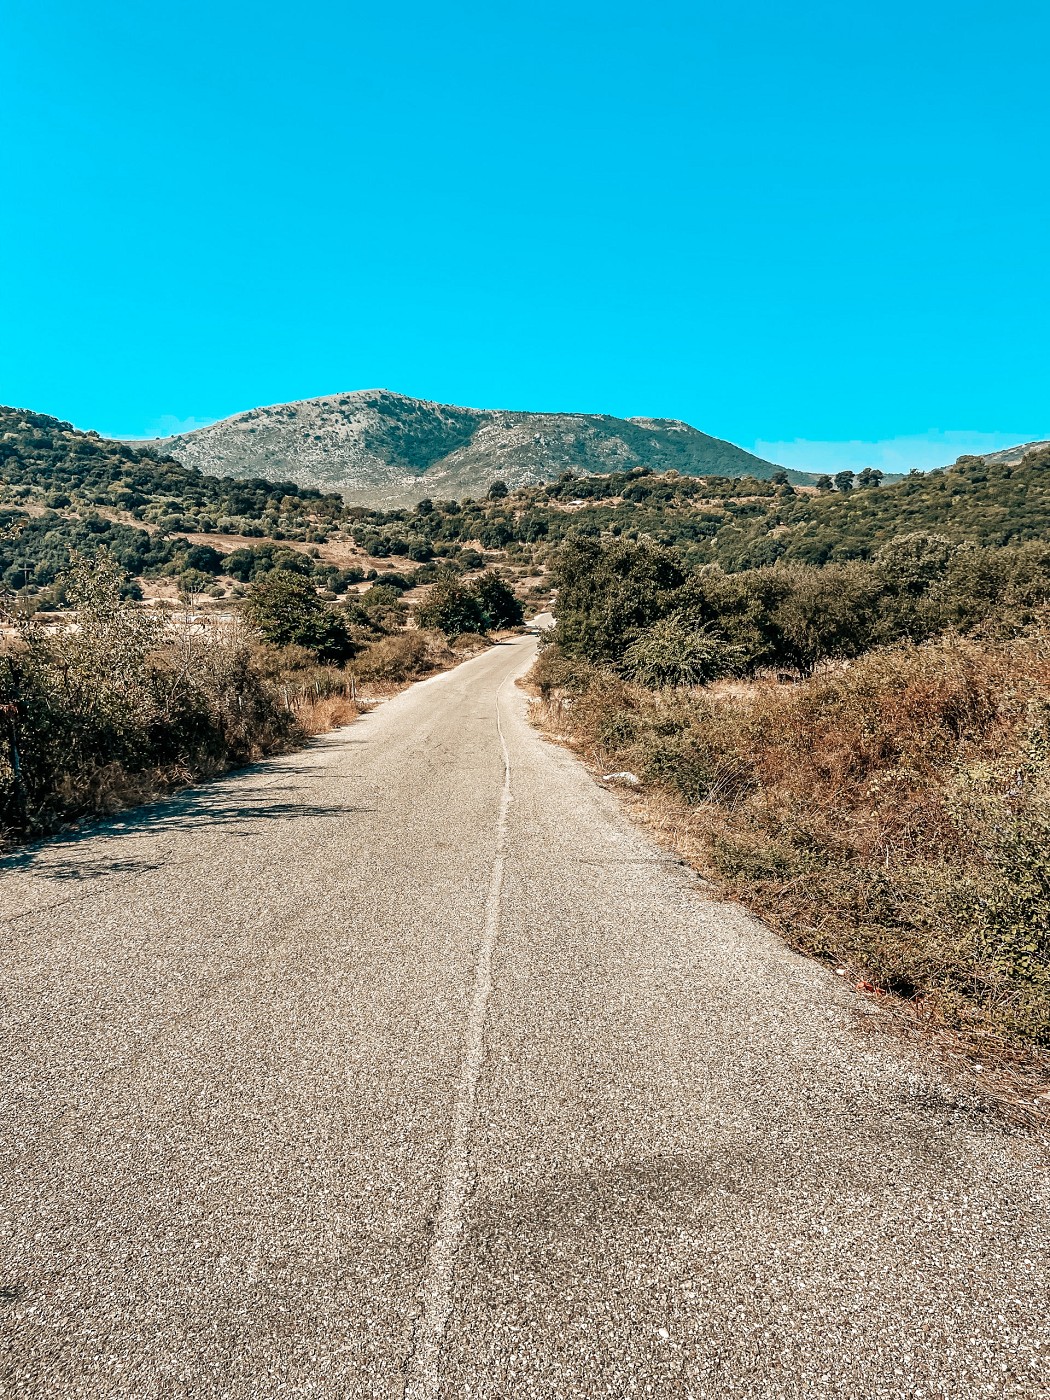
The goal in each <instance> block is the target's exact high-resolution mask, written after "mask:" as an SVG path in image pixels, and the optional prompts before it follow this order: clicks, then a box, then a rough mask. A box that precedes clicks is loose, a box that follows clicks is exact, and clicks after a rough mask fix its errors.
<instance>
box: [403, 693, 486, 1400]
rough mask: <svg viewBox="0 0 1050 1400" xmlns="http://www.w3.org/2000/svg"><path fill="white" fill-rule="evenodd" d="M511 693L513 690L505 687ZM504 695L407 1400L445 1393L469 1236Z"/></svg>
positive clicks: (408, 1366)
mask: <svg viewBox="0 0 1050 1400" xmlns="http://www.w3.org/2000/svg"><path fill="white" fill-rule="evenodd" d="M504 685H506V682H504ZM502 690H503V686H500V687H499V689H498V690H497V691H496V701H495V704H496V731H497V733H498V734H499V742H500V749H501V750H502V754H503V791H502V794H501V796H500V805H499V816H498V818H497V820H496V854H495V857H494V859H493V862H492V874H491V876H490V879H489V894H488V901H487V904H486V906H485V930H484V933H483V935H482V939H481V946H480V948H479V949H478V958H477V963H476V964H475V968H474V990H473V994H472V996H471V1000H470V1009H469V1012H468V1014H467V1024H466V1028H465V1032H464V1049H463V1063H462V1066H461V1068H460V1078H459V1090H458V1093H457V1095H456V1106H455V1110H454V1111H453V1114H452V1133H451V1137H450V1140H449V1147H448V1152H447V1154H446V1157H445V1162H444V1166H443V1168H442V1187H441V1201H440V1204H439V1206H438V1212H437V1216H436V1219H435V1222H434V1234H433V1239H432V1240H431V1245H430V1253H429V1256H428V1259H427V1269H426V1274H425V1276H424V1280H423V1288H422V1292H423V1307H422V1315H421V1316H420V1317H419V1318H418V1320H417V1323H416V1327H415V1332H414V1337H413V1345H412V1350H411V1351H410V1353H409V1355H408V1358H407V1361H406V1367H405V1373H406V1380H405V1390H404V1397H405V1400H436V1397H437V1395H438V1391H439V1388H440V1385H441V1349H442V1344H443V1342H444V1337H445V1327H446V1324H447V1322H448V1317H449V1312H450V1311H451V1308H452V1284H453V1278H454V1274H455V1261H456V1250H457V1247H458V1244H459V1237H460V1234H461V1232H462V1229H463V1213H464V1209H465V1207H466V1204H467V1200H468V1198H469V1196H470V1193H471V1190H472V1186H473V1181H472V1172H471V1166H470V1134H471V1128H472V1126H473V1123H474V1105H475V1101H476V1099H477V1091H478V1080H479V1079H480V1077H481V1066H482V1062H483V1060H484V1054H485V1020H486V1016H487V1014H488V1006H489V998H490V997H491V995H492V955H493V953H494V952H495V948H496V939H497V937H498V935H499V925H500V914H501V911H502V905H503V875H504V871H505V869H506V864H507V817H508V814H509V811H510V804H511V802H512V800H513V794H512V792H511V767H510V754H509V752H508V750H507V741H506V739H505V737H504V734H503V725H502V723H501V722H500V712H499V701H500V694H501V692H502Z"/></svg>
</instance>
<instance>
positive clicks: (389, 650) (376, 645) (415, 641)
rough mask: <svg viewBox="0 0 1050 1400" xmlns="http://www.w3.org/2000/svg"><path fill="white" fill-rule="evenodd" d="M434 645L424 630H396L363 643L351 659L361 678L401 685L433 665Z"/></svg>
mask: <svg viewBox="0 0 1050 1400" xmlns="http://www.w3.org/2000/svg"><path fill="white" fill-rule="evenodd" d="M434 659H435V658H434V649H433V647H432V644H431V642H430V640H429V639H428V638H427V636H426V634H425V633H423V632H398V633H396V634H395V635H393V636H390V637H381V638H380V639H379V641H377V642H372V644H371V645H370V646H367V647H365V649H364V650H363V651H362V652H361V654H360V656H358V658H357V660H356V661H355V663H354V674H355V675H356V676H358V677H359V678H360V679H361V680H368V681H385V682H389V683H391V684H394V685H402V684H404V682H406V681H411V680H415V679H416V678H417V677H418V676H423V675H426V674H427V673H428V672H429V671H431V670H433V669H434Z"/></svg>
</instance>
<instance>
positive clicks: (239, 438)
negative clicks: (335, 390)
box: [139, 389, 814, 506]
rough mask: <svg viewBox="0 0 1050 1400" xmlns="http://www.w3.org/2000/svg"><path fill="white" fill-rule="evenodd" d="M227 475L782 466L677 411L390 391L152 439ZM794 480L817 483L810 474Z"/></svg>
mask: <svg viewBox="0 0 1050 1400" xmlns="http://www.w3.org/2000/svg"><path fill="white" fill-rule="evenodd" d="M139 445H140V446H141V445H149V446H152V447H155V448H156V449H157V450H158V451H162V452H164V453H168V454H170V455H171V456H173V457H175V458H177V459H178V460H179V461H180V462H182V463H184V464H185V465H186V466H192V467H197V468H198V469H199V470H200V471H202V472H207V473H212V474H215V475H219V476H236V477H266V478H270V479H273V478H282V479H285V478H287V479H291V480H293V481H295V482H297V483H299V484H300V485H302V486H314V487H319V488H320V489H321V490H327V491H333V490H335V491H340V492H342V494H343V495H344V497H345V498H346V499H347V500H348V501H350V502H359V503H361V504H369V505H387V506H394V505H407V504H411V503H414V502H415V501H417V500H419V499H420V498H421V497H423V496H432V497H435V498H459V497H463V496H469V495H480V494H484V492H485V491H487V490H488V487H489V485H490V484H491V482H492V481H493V480H497V479H499V480H502V481H505V482H506V483H507V485H508V486H510V487H511V488H512V489H513V488H514V487H517V486H529V485H536V484H538V483H540V482H544V481H551V480H555V479H556V478H557V477H559V476H560V475H561V474H562V473H563V472H565V471H572V472H576V473H580V474H583V475H591V474H595V473H602V472H610V471H623V470H626V469H629V468H630V467H635V466H645V467H650V468H651V469H652V470H654V471H668V470H671V469H676V470H678V471H680V472H681V473H682V474H683V475H685V476H728V477H737V476H755V477H759V478H761V479H768V478H769V477H771V476H772V475H773V473H774V472H775V471H777V470H778V468H777V467H776V465H775V464H774V463H772V462H767V461H764V460H763V459H762V458H760V457H755V456H753V455H752V454H751V453H750V452H746V451H745V450H744V449H743V448H741V447H736V446H735V445H734V444H733V443H730V442H725V441H723V440H722V439H720V438H715V437H711V436H709V435H708V434H707V433H702V432H700V431H699V430H698V429H696V428H693V427H691V426H690V425H689V424H688V423H682V422H679V421H677V420H675V419H666V418H614V417H612V416H610V415H607V414H591V413H525V412H512V411H509V410H501V409H477V408H461V407H458V406H456V405H453V404H439V403H431V402H428V401H426V400H422V399H413V398H409V397H408V396H407V395H404V394H395V393H391V392H390V391H389V390H385V389H371V390H362V391H359V392H356V393H348V394H331V395H328V396H326V397H323V398H316V399H303V400H300V401H298V402H294V403H286V404H272V405H269V406H267V407H262V408H253V409H249V410H248V411H247V412H245V413H238V414H235V415H234V416H233V417H231V418H225V419H222V420H221V421H220V422H218V423H212V424H210V425H209V426H207V427H204V428H198V429H196V430H195V431H193V432H190V433H183V434H179V435H176V436H175V437H170V438H161V439H156V440H155V441H153V442H151V443H149V444H139ZM789 476H790V477H791V479H792V480H794V481H798V482H804V481H811V480H813V479H814V478H813V477H812V476H810V475H808V474H807V473H804V472H790V473H789Z"/></svg>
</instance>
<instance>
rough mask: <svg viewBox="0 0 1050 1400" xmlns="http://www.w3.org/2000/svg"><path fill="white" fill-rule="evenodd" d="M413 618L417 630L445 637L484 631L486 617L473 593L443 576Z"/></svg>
mask: <svg viewBox="0 0 1050 1400" xmlns="http://www.w3.org/2000/svg"><path fill="white" fill-rule="evenodd" d="M417 617H418V618H419V625H420V626H421V627H432V628H434V629H435V630H436V631H439V632H444V634H445V636H446V637H458V636H459V634H460V633H461V632H484V631H486V630H487V628H488V616H487V615H486V613H485V610H484V608H483V607H482V604H481V600H480V599H479V598H478V595H477V593H476V592H475V591H474V590H473V589H472V588H470V587H469V586H468V585H467V584H465V583H463V582H462V581H461V580H460V579H459V578H457V577H456V576H455V575H454V574H445V575H444V576H443V577H442V578H440V579H439V580H438V581H437V583H435V584H434V585H433V586H432V588H431V590H430V593H429V594H428V595H427V598H426V601H425V602H424V603H422V604H421V605H420V607H419V610H418V613H417Z"/></svg>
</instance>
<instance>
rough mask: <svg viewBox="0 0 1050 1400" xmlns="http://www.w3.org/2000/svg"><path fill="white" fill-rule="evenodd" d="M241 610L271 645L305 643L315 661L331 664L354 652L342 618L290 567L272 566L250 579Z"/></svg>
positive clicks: (310, 584) (348, 656) (341, 662)
mask: <svg viewBox="0 0 1050 1400" xmlns="http://www.w3.org/2000/svg"><path fill="white" fill-rule="evenodd" d="M244 613H245V616H246V617H247V619H248V621H249V622H250V623H252V625H253V626H255V627H257V628H258V630H259V631H260V632H261V633H262V635H263V637H264V638H265V639H266V641H268V642H272V643H273V645H274V646H282V647H283V646H301V647H306V648H307V649H308V650H309V651H312V652H313V653H314V654H315V655H316V656H317V658H318V660H319V661H325V662H331V663H333V664H335V665H342V664H343V663H344V662H346V661H348V660H349V659H350V657H351V656H353V654H354V651H355V647H354V644H353V642H352V641H351V640H350V636H349V633H348V632H347V630H346V625H345V623H344V622H343V620H342V618H340V617H337V616H336V615H335V613H333V612H331V611H330V610H329V609H328V608H326V607H325V605H324V603H323V602H322V601H321V599H320V598H319V597H318V596H317V590H316V589H315V588H314V586H313V584H312V583H311V582H310V580H309V579H308V578H307V577H306V576H305V575H304V574H300V573H296V572H294V571H292V570H291V569H272V570H271V571H270V572H269V573H267V574H264V575H263V576H262V577H261V578H260V579H258V580H257V581H256V582H255V583H253V584H252V586H251V588H250V589H249V591H248V594H247V597H246V598H245V603H244Z"/></svg>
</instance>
